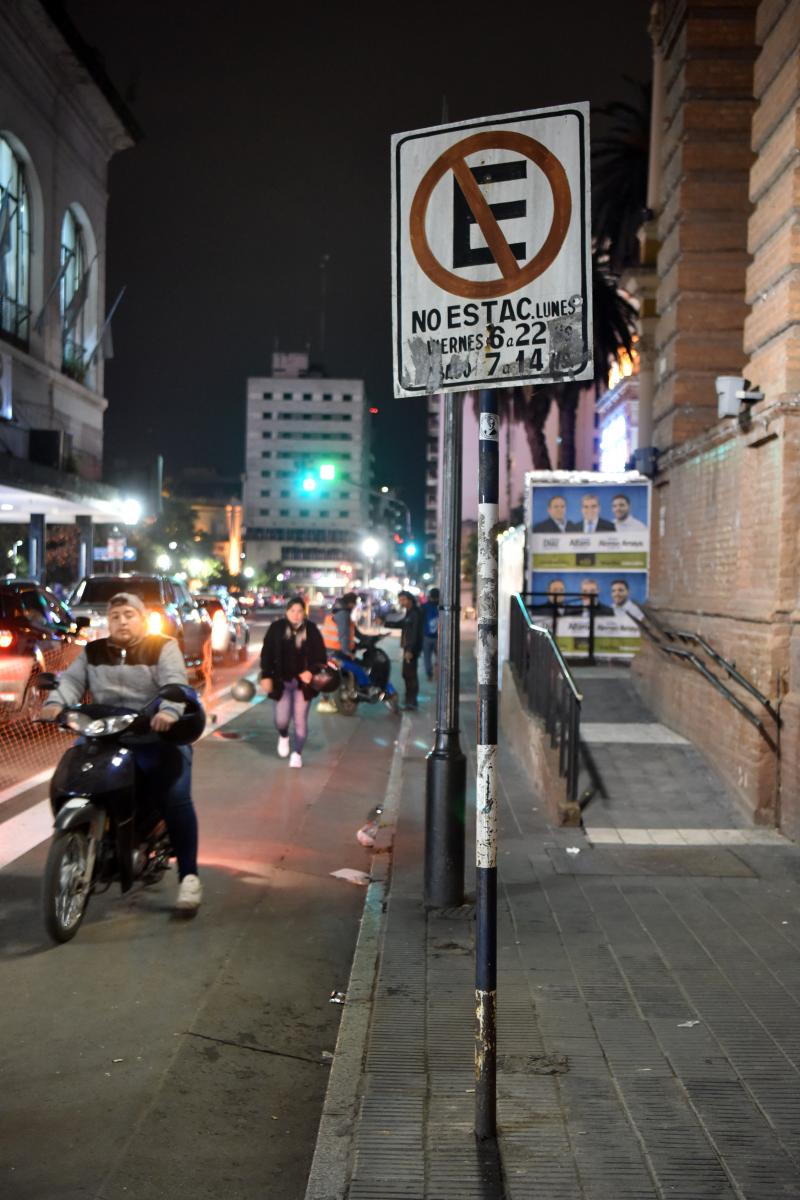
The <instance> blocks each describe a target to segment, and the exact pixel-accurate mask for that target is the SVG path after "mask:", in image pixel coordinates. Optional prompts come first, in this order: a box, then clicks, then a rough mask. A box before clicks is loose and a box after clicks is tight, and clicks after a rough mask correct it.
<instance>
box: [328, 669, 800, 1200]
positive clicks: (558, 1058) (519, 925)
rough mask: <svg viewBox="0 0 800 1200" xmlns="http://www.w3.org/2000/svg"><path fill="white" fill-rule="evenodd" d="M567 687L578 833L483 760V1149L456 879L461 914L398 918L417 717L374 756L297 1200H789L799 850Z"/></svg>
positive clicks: (680, 760) (416, 816)
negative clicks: (347, 943)
mask: <svg viewBox="0 0 800 1200" xmlns="http://www.w3.org/2000/svg"><path fill="white" fill-rule="evenodd" d="M464 667H465V681H464V685H463V688H464V691H465V693H470V692H471V691H472V690H473V689H472V685H471V680H470V677H469V672H470V670H471V662H470V659H469V657H468V656H465V659H464ZM581 687H582V688H583V689H584V691H585V692H586V693H587V703H586V710H587V715H588V718H589V719H588V720H587V721H586V725H587V726H589V727H590V726H592V725H595V726H596V725H604V726H606V727H607V728H606V729H604V730H600V731H597V730H595V731H594V737H593V739H592V743H591V749H592V751H593V752H594V753H595V767H596V768H598V772H599V775H600V779H601V782H602V783H603V785H604V787H603V789H602V790H601V792H600V793H598V794H597V795H596V796H595V799H593V800H592V801H591V802H590V804H589V805H588V807H587V809H586V811H585V814H584V816H585V821H586V825H587V827H588V830H589V831H590V836H587V832H585V831H581V830H564V829H554V828H550V827H549V826H548V824H547V822H546V819H545V805H544V804H543V803H542V801H541V798H540V797H537V796H535V795H532V794H531V791H530V787H529V785H528V782H527V780H526V778H525V777H524V775H523V773H522V771H521V769H520V766H519V764H518V762H517V760H516V759H515V756H514V754H513V752H512V751H511V750H510V749H509V748H508V747H502V748H501V754H500V757H499V772H500V780H501V812H500V851H499V864H500V881H501V888H500V902H499V910H500V911H499V934H500V936H499V948H500V949H499V964H498V970H499V983H498V1009H499V1017H498V1054H499V1073H498V1120H499V1140H498V1145H497V1146H496V1147H493V1146H490V1147H478V1146H477V1145H476V1143H475V1140H474V1137H473V1134H472V1122H473V1104H474V1078H473V1065H472V1064H473V1021H474V998H473V997H474V994H473V988H474V975H473V925H474V920H473V916H474V913H473V909H472V906H471V903H470V900H471V892H472V882H473V875H472V872H471V870H468V872H467V897H466V901H467V902H466V903H465V905H464V906H463V907H461V908H458V909H454V910H450V911H445V912H441V911H436V912H428V913H426V911H425V909H424V907H423V905H422V903H421V895H422V878H421V869H422V846H423V831H424V811H423V807H424V755H425V751H426V749H427V746H428V744H429V742H430V725H431V721H430V715H429V713H430V709H429V708H424V709H423V711H422V712H421V713H420V714H415V715H414V717H413V720H412V723H411V728H410V731H409V736H408V739H407V741H406V742H405V744H404V747H401V748H400V749H399V750H398V751H397V752H396V756H397V758H396V764H395V766H396V772H395V775H396V778H395V783H396V786H397V801H398V803H397V815H396V818H395V817H394V816H392V815H391V813H390V814H389V827H388V828H385V829H384V830H383V831H382V837H383V839H384V845H385V846H386V847H387V848H388V847H389V846H391V872H390V874H389V872H388V870H387V867H386V866H385V865H383V866H382V865H380V863H381V861H384V862H385V860H386V858H387V857H388V856H387V854H382V855H380V856H378V858H377V859H376V863H375V867H374V871H375V872H377V874H378V879H377V881H376V883H375V884H373V888H374V889H376V891H375V894H374V895H373V898H372V899H373V905H372V910H371V914H370V916H369V919H368V921H367V928H368V933H367V936H366V937H363V936H362V940H361V941H360V943H359V949H358V950H357V953H356V963H355V967H354V973H355V987H354V992H353V996H352V1009H353V1012H352V1016H353V1022H352V1026H351V1025H348V1023H347V1018H348V1016H349V1015H351V1014H348V1009H347V1008H346V1009H345V1018H346V1021H345V1024H343V1027H342V1036H341V1037H340V1042H339V1045H338V1047H337V1060H336V1062H335V1063H334V1073H333V1075H332V1079H331V1088H332V1092H329V1095H328V1098H327V1100H326V1106H325V1109H324V1111H323V1120H322V1125H321V1130H320V1138H319V1140H318V1145H317V1152H316V1155H315V1160H314V1164H313V1167H312V1172H311V1176H310V1180H309V1186H308V1190H307V1193H306V1195H307V1200H376V1198H377V1197H380V1198H381V1200H392V1198H394V1197H401V1196H402V1197H405V1198H406V1200H408V1198H418V1200H445V1198H446V1197H450V1196H453V1197H459V1198H460V1200H472V1198H473V1197H474V1198H475V1200H477V1198H478V1197H480V1198H481V1200H499V1198H500V1197H505V1198H507V1200H523V1198H524V1200H529V1198H530V1197H533V1196H537V1197H542V1198H543V1200H589V1198H591V1200H628V1198H630V1200H650V1198H651V1197H652V1198H653V1200H656V1198H657V1200H666V1198H668V1197H677V1198H683V1200H706V1198H711V1197H713V1198H715V1200H777V1198H778V1197H800V1087H799V1086H798V1085H800V1077H799V1076H800V1019H799V1018H800V850H798V848H797V847H796V846H794V845H792V844H790V843H787V842H786V841H784V840H783V839H782V838H780V837H779V836H778V835H776V834H774V833H769V831H763V830H760V831H753V830H751V829H749V828H748V826H747V822H746V821H745V819H744V817H743V815H742V814H741V812H739V811H738V810H737V809H736V807H735V805H734V803H733V801H732V800H731V799H730V798H729V797H728V796H727V795H726V794H725V792H724V789H722V788H721V786H720V784H719V783H718V781H717V780H716V778H715V777H714V776H713V773H712V772H710V769H709V768H708V766H707V764H706V763H705V762H704V760H702V758H701V757H700V756H699V755H697V753H696V752H695V751H694V750H693V748H692V747H691V746H690V745H687V744H686V743H685V742H684V741H683V740H682V739H674V738H671V737H670V736H669V733H670V731H664V732H663V733H659V732H657V731H656V730H655V729H653V733H654V734H655V738H654V739H653V740H652V741H647V740H643V739H642V738H641V734H640V733H639V731H638V730H637V731H636V732H635V734H634V737H633V739H632V738H631V733H632V728H631V727H633V726H642V725H645V726H647V725H651V726H655V725H656V723H655V722H654V721H653V718H652V716H650V715H649V714H647V713H646V712H643V710H642V709H641V706H640V705H639V704H638V701H637V700H636V697H635V694H634V693H633V692H632V690H631V688H630V683H629V679H628V676H627V673H622V674H620V672H619V671H613V670H612V671H604V670H603V668H600V669H598V671H597V674H595V675H594V676H589V675H588V674H584V675H583V676H582V678H581ZM598 714H599V715H602V717H603V720H602V721H599V720H597V719H596V717H597V715H598ZM473 715H474V707H473V705H472V703H471V702H466V703H465V704H464V705H463V708H462V729H463V730H466V731H467V733H466V735H465V736H464V739H463V740H464V744H465V749H470V733H471V730H472V717H473ZM592 717H595V720H592V719H591V718H592ZM623 726H628V727H629V728H628V729H627V730H625V729H624V728H622V727H623ZM589 735H590V737H592V730H591V728H590V729H589ZM470 765H471V780H472V787H473V789H474V758H473V757H472V755H470ZM473 796H474V790H473ZM598 801H599V803H598ZM628 830H633V831H635V833H636V835H638V836H640V837H642V838H643V839H644V838H645V833H646V834H647V836H646V840H643V841H642V842H641V843H640V842H639V841H638V840H637V836H631V837H630V838H629V837H628V835H627V833H626V832H625V831H628ZM658 830H662V831H667V832H665V834H664V836H663V838H662V839H661V840H659V838H658V836H657V835H656V836H654V835H653V831H658ZM602 831H608V832H607V833H606V834H605V835H603V833H602ZM669 831H683V833H682V835H681V836H679V837H676V838H675V839H670V837H669V836H668V834H669ZM598 832H599V836H598ZM750 834H753V835H754V836H753V838H750V837H749V835H750ZM712 835H713V836H712ZM726 836H727V838H728V840H727V841H726V840H725V839H726ZM472 838H473V832H472V827H471V822H470V828H468V831H467V839H468V861H469V859H470V858H471V857H472V852H471V845H472ZM759 839H760V841H759ZM381 907H384V908H385V917H384V919H383V921H382V922H380V921H379V920H378V918H377V917H376V912H377V913H379V912H380V908H381ZM362 933H363V931H362Z"/></svg>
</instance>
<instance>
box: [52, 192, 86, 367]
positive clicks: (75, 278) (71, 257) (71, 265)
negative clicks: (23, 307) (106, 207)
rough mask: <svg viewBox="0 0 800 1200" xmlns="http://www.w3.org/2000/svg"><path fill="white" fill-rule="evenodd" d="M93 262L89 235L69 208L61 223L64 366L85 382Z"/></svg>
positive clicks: (61, 303) (60, 295)
mask: <svg viewBox="0 0 800 1200" xmlns="http://www.w3.org/2000/svg"><path fill="white" fill-rule="evenodd" d="M92 266H93V263H92V262H90V261H89V256H88V254H87V250H86V235H85V233H84V230H83V226H82V225H81V223H80V221H79V220H78V217H77V216H76V214H75V212H74V211H73V210H72V209H71V208H68V209H67V211H66V212H65V213H64V220H63V221H62V223H61V264H60V273H61V283H60V286H59V301H60V306H61V369H62V371H63V372H64V374H65V375H69V377H70V379H76V380H77V381H78V383H83V382H84V380H85V378H86V375H87V372H88V366H89V364H88V362H87V359H88V354H89V347H88V345H87V338H88V335H89V333H90V331H91V330H90V325H91V321H90V314H89V306H88V301H89V279H90V273H91V270H92Z"/></svg>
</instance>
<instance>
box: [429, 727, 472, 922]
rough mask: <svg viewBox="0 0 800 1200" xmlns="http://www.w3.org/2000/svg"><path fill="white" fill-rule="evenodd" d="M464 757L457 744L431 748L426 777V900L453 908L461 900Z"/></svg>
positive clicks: (463, 833)
mask: <svg viewBox="0 0 800 1200" xmlns="http://www.w3.org/2000/svg"><path fill="white" fill-rule="evenodd" d="M466 796H467V760H466V758H465V757H464V755H463V753H462V751H461V748H460V746H459V745H458V735H456V738H455V741H454V740H453V739H452V738H451V739H450V744H445V745H443V746H439V747H437V748H436V749H434V750H431V752H430V754H429V755H428V760H427V773H426V780H425V903H426V904H427V905H428V907H429V908H453V907H455V906H457V905H459V904H463V902H464V837H465V830H464V818H465V812H466Z"/></svg>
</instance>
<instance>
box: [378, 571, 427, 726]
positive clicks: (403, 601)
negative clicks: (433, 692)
mask: <svg viewBox="0 0 800 1200" xmlns="http://www.w3.org/2000/svg"><path fill="white" fill-rule="evenodd" d="M397 602H398V604H399V605H400V607H401V608H402V610H403V615H402V617H398V618H397V619H396V620H392V621H387V620H386V619H384V622H383V623H384V625H386V627H387V628H388V629H400V630H402V632H401V634H400V648H401V650H402V652H403V683H404V684H405V685H406V702H405V704H404V705H403V708H404V709H406V710H407V711H409V712H414V711H415V710H416V708H417V695H418V693H419V677H418V675H417V662H418V660H419V656H420V654H421V652H422V612H421V610H420V607H419V605H418V604H417V601H416V598H415V597H414V596H412V595H411V592H399V593H398V596H397Z"/></svg>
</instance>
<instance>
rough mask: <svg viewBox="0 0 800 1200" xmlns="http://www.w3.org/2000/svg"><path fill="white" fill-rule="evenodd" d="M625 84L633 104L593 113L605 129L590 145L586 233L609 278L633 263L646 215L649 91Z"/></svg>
mask: <svg viewBox="0 0 800 1200" xmlns="http://www.w3.org/2000/svg"><path fill="white" fill-rule="evenodd" d="M627 82H628V83H629V84H630V85H631V87H633V88H634V89H635V90H636V93H637V95H636V99H635V101H634V103H632V104H628V103H625V102H624V101H621V100H619V101H615V102H614V103H613V104H608V105H606V106H605V107H604V108H600V109H598V110H597V115H598V116H601V117H606V118H609V120H610V121H611V125H610V127H609V128H608V131H607V132H606V133H605V134H603V135H602V136H600V137H596V138H595V139H594V143H593V145H592V233H593V236H594V240H595V243H596V244H597V245H598V246H599V247H600V250H601V252H602V253H604V254H605V255H606V257H607V260H608V270H609V271H610V272H611V273H612V274H614V275H620V274H621V273H622V272H623V271H624V270H626V268H628V267H631V266H635V264H636V263H638V261H639V242H638V238H637V234H638V232H639V229H640V228H641V225H642V223H643V222H644V221H645V220H646V219H647V216H648V209H647V172H648V158H649V152H650V109H651V103H652V98H651V97H652V92H651V87H650V84H649V83H648V84H644V83H635V82H634V81H633V80H631V79H628V80H627Z"/></svg>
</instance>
